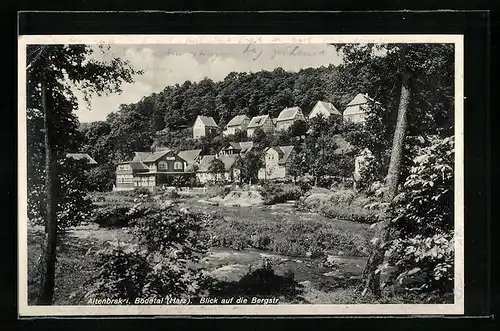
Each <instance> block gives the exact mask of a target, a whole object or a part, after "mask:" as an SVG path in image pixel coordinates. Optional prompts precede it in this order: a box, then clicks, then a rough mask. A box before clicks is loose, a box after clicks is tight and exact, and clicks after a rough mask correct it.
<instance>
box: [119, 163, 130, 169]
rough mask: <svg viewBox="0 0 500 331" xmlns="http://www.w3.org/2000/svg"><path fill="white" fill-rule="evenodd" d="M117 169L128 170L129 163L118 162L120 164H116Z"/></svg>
mask: <svg viewBox="0 0 500 331" xmlns="http://www.w3.org/2000/svg"><path fill="white" fill-rule="evenodd" d="M118 169H119V170H128V169H130V165H129V164H120V165H118Z"/></svg>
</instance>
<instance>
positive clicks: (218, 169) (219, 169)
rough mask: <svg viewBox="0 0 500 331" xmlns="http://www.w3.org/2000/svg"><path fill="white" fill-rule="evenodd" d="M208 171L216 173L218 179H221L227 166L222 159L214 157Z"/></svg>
mask: <svg viewBox="0 0 500 331" xmlns="http://www.w3.org/2000/svg"><path fill="white" fill-rule="evenodd" d="M208 171H210V172H211V173H212V174H214V175H215V180H216V181H219V180H220V175H221V174H223V173H224V172H225V171H226V166H225V165H224V162H222V161H221V160H220V159H213V160H212V162H210V165H209V166H208Z"/></svg>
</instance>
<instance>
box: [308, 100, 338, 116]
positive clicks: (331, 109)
mask: <svg viewBox="0 0 500 331" xmlns="http://www.w3.org/2000/svg"><path fill="white" fill-rule="evenodd" d="M318 105H322V106H323V107H325V108H326V110H328V112H329V113H330V114H331V115H333V114H336V115H342V114H341V113H340V111H339V110H338V109H337V108H335V106H334V105H333V104H332V103H331V102H326V101H318V102H316V105H314V107H313V109H314V108H316V106H318Z"/></svg>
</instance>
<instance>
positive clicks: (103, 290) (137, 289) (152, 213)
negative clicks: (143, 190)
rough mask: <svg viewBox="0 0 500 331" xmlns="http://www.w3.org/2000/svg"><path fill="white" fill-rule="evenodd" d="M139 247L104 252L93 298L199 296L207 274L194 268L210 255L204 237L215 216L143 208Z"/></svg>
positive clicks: (107, 249)
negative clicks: (203, 257)
mask: <svg viewBox="0 0 500 331" xmlns="http://www.w3.org/2000/svg"><path fill="white" fill-rule="evenodd" d="M137 209H139V210H141V215H142V216H141V217H140V218H139V220H138V222H137V226H136V235H137V244H131V245H127V246H124V245H120V244H115V245H111V246H110V247H106V248H105V249H103V250H101V251H99V252H98V257H99V260H98V261H99V262H98V272H97V275H96V282H95V284H94V286H93V288H92V289H91V290H90V291H89V292H88V293H87V297H88V298H93V297H102V296H106V297H109V298H124V299H128V300H129V302H130V303H133V302H134V300H135V298H138V297H141V298H153V299H161V298H165V297H166V296H172V297H177V298H184V297H188V296H193V295H197V294H199V293H200V291H201V289H202V288H201V287H202V286H203V283H204V278H205V276H204V273H203V272H202V270H200V269H198V268H196V267H195V266H194V264H195V263H196V262H197V261H198V260H199V258H200V257H201V256H202V254H204V253H205V251H206V245H205V243H204V242H202V241H201V240H200V236H199V233H200V231H202V230H203V229H204V228H205V227H206V226H207V225H208V223H209V222H210V221H211V218H210V216H208V215H202V214H194V213H189V212H183V211H180V210H177V209H174V208H172V207H160V206H156V205H149V206H146V207H144V206H137Z"/></svg>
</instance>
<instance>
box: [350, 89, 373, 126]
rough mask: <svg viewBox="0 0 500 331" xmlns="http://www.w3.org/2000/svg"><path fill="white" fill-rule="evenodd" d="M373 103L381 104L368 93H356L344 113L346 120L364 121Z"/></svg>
mask: <svg viewBox="0 0 500 331" xmlns="http://www.w3.org/2000/svg"><path fill="white" fill-rule="evenodd" d="M372 103H376V104H380V103H379V102H377V101H375V100H373V99H372V98H370V97H369V96H368V95H367V94H363V93H358V95H356V96H355V97H354V99H352V100H351V102H349V104H348V105H347V107H346V108H345V110H344V114H343V119H344V121H350V122H353V123H364V122H365V121H366V116H367V115H368V111H369V110H370V105H371V104H372Z"/></svg>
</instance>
